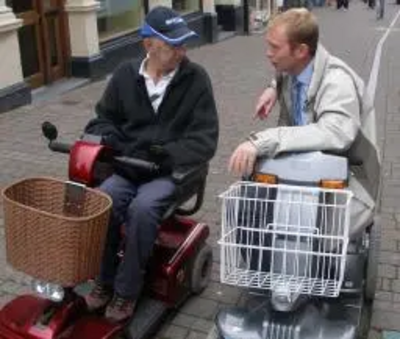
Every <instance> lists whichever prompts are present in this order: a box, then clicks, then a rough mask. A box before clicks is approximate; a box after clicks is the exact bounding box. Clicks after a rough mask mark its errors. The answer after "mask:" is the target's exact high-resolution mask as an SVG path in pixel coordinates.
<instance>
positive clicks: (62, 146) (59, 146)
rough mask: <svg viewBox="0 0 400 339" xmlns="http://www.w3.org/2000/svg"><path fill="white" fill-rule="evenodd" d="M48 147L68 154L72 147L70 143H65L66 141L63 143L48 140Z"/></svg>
mask: <svg viewBox="0 0 400 339" xmlns="http://www.w3.org/2000/svg"><path fill="white" fill-rule="evenodd" d="M49 148H50V149H51V150H52V151H53V152H58V153H65V154H69V152H70V150H71V148H72V145H70V144H66V143H63V142H58V141H50V142H49Z"/></svg>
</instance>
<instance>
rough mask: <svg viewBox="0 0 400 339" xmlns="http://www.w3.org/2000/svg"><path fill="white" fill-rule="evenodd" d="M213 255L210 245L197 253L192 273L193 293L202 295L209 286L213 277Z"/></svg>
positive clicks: (205, 245) (206, 245) (204, 246)
mask: <svg viewBox="0 0 400 339" xmlns="http://www.w3.org/2000/svg"><path fill="white" fill-rule="evenodd" d="M212 262H213V253H212V249H211V247H210V245H208V244H204V245H203V246H202V247H201V248H200V250H199V251H198V252H197V254H196V256H195V258H194V261H193V266H192V272H191V280H190V282H191V286H190V287H191V291H192V293H194V294H200V293H201V292H203V291H204V289H205V288H206V287H207V286H208V283H209V281H210V277H211V268H212Z"/></svg>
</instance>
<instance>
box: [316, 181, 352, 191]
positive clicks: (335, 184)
mask: <svg viewBox="0 0 400 339" xmlns="http://www.w3.org/2000/svg"><path fill="white" fill-rule="evenodd" d="M319 185H320V187H322V188H332V189H343V188H345V187H346V186H347V185H346V182H345V181H343V180H321V182H320V184H319Z"/></svg>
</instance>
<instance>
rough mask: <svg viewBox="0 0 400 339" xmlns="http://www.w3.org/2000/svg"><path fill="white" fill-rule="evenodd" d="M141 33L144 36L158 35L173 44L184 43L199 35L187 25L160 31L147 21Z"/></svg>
mask: <svg viewBox="0 0 400 339" xmlns="http://www.w3.org/2000/svg"><path fill="white" fill-rule="evenodd" d="M141 34H142V36H143V37H151V36H152V37H158V38H159V39H161V40H163V41H165V42H166V43H167V44H170V45H173V46H179V45H182V44H184V43H185V42H187V41H188V40H190V39H193V38H197V37H198V35H197V33H196V32H194V31H192V30H191V29H189V27H187V26H182V27H179V28H178V29H175V30H173V31H171V32H168V33H160V32H158V31H156V30H155V29H154V28H153V27H151V26H150V25H149V24H147V23H145V24H144V25H143V26H142V30H141Z"/></svg>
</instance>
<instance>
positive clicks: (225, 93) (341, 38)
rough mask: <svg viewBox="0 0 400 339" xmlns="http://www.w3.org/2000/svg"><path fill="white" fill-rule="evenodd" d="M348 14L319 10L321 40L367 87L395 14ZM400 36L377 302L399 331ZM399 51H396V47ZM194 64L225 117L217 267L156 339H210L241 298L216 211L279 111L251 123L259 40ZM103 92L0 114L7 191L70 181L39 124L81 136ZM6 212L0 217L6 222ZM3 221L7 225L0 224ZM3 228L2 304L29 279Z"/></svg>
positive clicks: (261, 63)
mask: <svg viewBox="0 0 400 339" xmlns="http://www.w3.org/2000/svg"><path fill="white" fill-rule="evenodd" d="M350 6H351V7H350V10H349V11H348V12H337V11H335V10H333V9H330V8H324V9H316V11H315V12H316V13H317V16H318V17H319V19H320V22H321V37H322V41H323V43H324V44H325V45H326V46H327V47H328V49H330V50H331V51H335V54H337V55H338V56H340V57H343V58H344V59H345V60H347V61H348V62H349V63H350V64H351V65H352V66H353V67H354V68H355V69H356V70H357V71H358V72H359V73H360V75H362V76H363V77H364V79H365V80H368V75H369V70H370V68H371V65H372V60H373V55H374V46H375V45H376V43H377V42H378V40H379V38H380V36H381V35H382V31H381V29H380V27H381V26H383V27H385V26H387V25H388V24H389V23H390V21H391V17H393V15H394V13H395V11H396V10H397V9H398V8H399V7H396V6H393V5H390V4H389V5H388V6H387V7H388V8H387V16H386V19H385V20H384V21H383V22H379V23H378V22H376V21H375V19H374V18H375V17H374V12H373V11H369V10H367V9H365V5H364V4H363V3H361V2H358V0H353V1H352V3H351V5H350ZM398 37H399V33H398V31H394V32H393V33H392V35H391V36H390V37H389V39H388V41H387V47H388V48H387V49H385V52H384V55H383V61H382V69H381V73H380V79H379V85H378V95H377V100H376V105H377V111H378V121H377V124H378V131H379V138H380V143H381V145H382V146H384V152H383V154H384V172H385V176H384V179H383V186H384V188H383V199H382V211H383V220H384V223H383V228H384V232H383V247H382V255H381V266H380V269H379V286H378V287H379V292H378V293H377V301H376V303H375V311H374V318H373V324H374V326H375V327H377V328H380V327H383V328H393V329H399V328H398V327H399V326H400V318H399V317H400V271H399V268H398V267H399V262H400V261H399V259H400V232H398V228H399V227H400V226H399V225H400V200H399V196H400V190H398V188H400V187H399V186H400V148H399V146H398V145H399V143H398V141H400V140H398V139H399V138H400V137H399V134H398V133H397V132H398V131H399V130H400V118H399V117H400V114H399V113H400V110H399V96H400V93H399V88H400V86H399V85H400V80H399V79H400V77H399V75H400V60H399V58H398V55H399V47H397V46H396V39H397V41H398ZM397 45H398V44H397ZM190 56H191V57H192V59H194V60H196V61H198V62H201V63H202V64H203V65H205V67H206V68H207V69H208V71H209V73H210V75H211V77H212V80H213V85H214V89H215V95H216V100H217V103H218V109H219V113H220V119H221V139H220V145H219V150H218V153H217V155H216V157H215V158H214V160H213V161H212V164H211V169H210V175H209V181H208V187H207V191H206V199H205V203H204V206H203V208H202V210H201V211H200V212H199V213H198V217H199V218H200V219H201V220H203V221H206V222H207V223H209V225H210V227H211V238H210V243H211V245H212V246H213V248H214V253H215V264H214V267H213V277H212V282H211V284H210V286H209V287H208V289H207V290H206V291H205V292H204V293H203V294H202V295H201V296H199V297H196V298H192V299H190V300H188V302H187V303H186V304H185V305H184V306H183V307H182V309H180V310H179V312H178V313H177V314H175V315H173V316H171V317H170V318H169V319H168V320H167V322H166V323H165V325H164V326H163V327H162V328H161V330H160V332H159V333H158V334H157V337H158V338H164V339H166V338H171V339H181V338H182V339H183V338H190V339H195V338H196V339H200V338H205V336H206V332H207V331H208V330H209V328H210V327H211V324H212V319H213V317H214V315H215V314H216V312H217V311H218V309H220V308H221V307H224V306H225V305H229V304H235V303H239V302H240V300H241V292H240V291H239V290H237V289H235V288H232V287H226V286H221V285H220V284H219V282H218V281H219V276H218V257H219V253H218V248H217V245H216V240H217V238H218V234H219V207H218V204H217V198H216V197H217V195H218V193H220V192H222V191H223V190H224V189H225V188H226V187H227V186H228V184H229V183H230V182H232V181H233V180H234V179H235V178H233V177H232V176H229V175H228V174H227V173H226V162H227V159H228V158H229V155H230V154H231V152H232V150H233V149H234V147H235V146H236V145H237V143H238V142H239V141H240V140H242V139H243V138H244V137H245V136H246V135H247V134H248V133H249V132H250V131H251V130H257V129H260V128H265V127H267V126H273V125H274V124H275V123H276V114H274V115H273V116H271V118H270V119H269V120H268V121H267V122H262V123H260V122H256V121H254V120H252V109H253V105H254V102H255V99H256V98H257V96H258V94H259V93H260V89H261V88H262V86H263V84H264V83H265V81H266V78H267V77H268V75H269V74H271V70H270V69H269V68H268V66H267V65H266V62H265V60H264V46H263V42H262V36H259V35H254V36H250V37H235V38H233V39H230V40H226V41H224V42H221V43H218V44H216V45H209V46H203V47H201V48H198V49H194V50H191V51H190ZM103 88H104V82H97V83H93V84H91V85H89V86H86V87H84V88H81V89H79V90H76V91H73V92H70V93H67V94H65V95H62V96H61V97H58V98H54V99H53V100H52V101H50V102H45V103H38V104H36V105H34V106H27V107H23V108H20V109H18V110H15V111H13V112H9V113H6V114H2V115H0V163H1V172H0V187H3V186H4V185H6V184H8V183H10V182H11V181H13V180H15V179H18V178H22V177H25V176H35V175H51V176H59V177H65V176H66V159H65V157H64V156H62V155H55V154H52V153H51V152H50V151H48V150H47V148H46V145H45V143H44V141H43V139H42V137H41V136H40V123H41V122H42V121H44V120H50V121H52V122H54V123H55V124H57V125H58V126H59V129H60V131H59V132H60V133H59V134H60V135H61V136H63V137H64V138H65V139H66V140H73V139H74V138H76V137H77V136H78V135H79V133H80V130H81V127H82V126H83V125H84V124H85V123H86V121H87V120H88V119H89V117H91V116H92V112H93V107H94V104H95V102H96V100H97V99H98V97H99V96H100V93H101V91H102V90H103ZM1 213H2V212H0V220H1ZM0 223H1V221H0ZM3 239H4V229H3V228H2V227H0V307H1V304H4V303H5V302H6V301H8V300H9V299H10V298H12V296H13V295H17V294H20V293H23V292H24V291H26V290H27V289H28V287H27V286H28V283H29V281H30V279H29V277H26V276H24V275H23V274H20V273H18V272H15V271H14V270H12V269H11V268H10V267H8V266H7V265H6V262H5V251H4V246H5V245H4V240H3Z"/></svg>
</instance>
